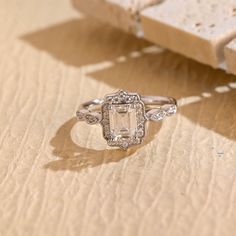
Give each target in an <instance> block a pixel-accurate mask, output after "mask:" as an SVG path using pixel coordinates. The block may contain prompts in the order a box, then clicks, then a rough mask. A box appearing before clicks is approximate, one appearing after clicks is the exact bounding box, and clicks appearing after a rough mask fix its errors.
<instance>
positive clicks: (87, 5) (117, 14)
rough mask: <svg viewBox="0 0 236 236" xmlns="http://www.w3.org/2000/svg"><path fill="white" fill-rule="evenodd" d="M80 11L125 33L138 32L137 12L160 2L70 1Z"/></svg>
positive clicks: (158, 0) (153, 0)
mask: <svg viewBox="0 0 236 236" xmlns="http://www.w3.org/2000/svg"><path fill="white" fill-rule="evenodd" d="M72 1H73V4H74V6H75V7H76V8H78V9H79V10H80V11H82V12H84V13H86V14H89V15H92V16H94V17H96V18H98V19H100V20H103V21H105V22H109V23H110V24H112V25H114V26H116V27H119V28H122V29H123V30H125V31H129V32H133V33H137V32H139V26H138V25H139V24H137V22H138V21H139V20H138V19H137V18H138V16H139V14H138V13H139V12H140V11H141V10H142V9H144V8H145V7H147V6H150V5H153V4H156V3H158V2H160V1H161V0H122V1H121V0H89V1H88V0H72Z"/></svg>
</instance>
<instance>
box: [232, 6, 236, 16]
mask: <svg viewBox="0 0 236 236" xmlns="http://www.w3.org/2000/svg"><path fill="white" fill-rule="evenodd" d="M232 12H233V16H236V7H234V8H233V9H232Z"/></svg>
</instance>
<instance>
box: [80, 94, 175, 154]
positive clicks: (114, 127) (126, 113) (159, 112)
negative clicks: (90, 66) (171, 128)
mask: <svg viewBox="0 0 236 236" xmlns="http://www.w3.org/2000/svg"><path fill="white" fill-rule="evenodd" d="M176 112H177V102H176V100H175V99H174V98H172V97H164V96H140V95H139V94H137V93H127V92H125V91H122V90H121V91H118V92H117V93H114V94H110V95H106V96H105V98H104V99H94V100H91V101H88V102H85V103H83V104H81V105H80V107H79V110H78V111H77V112H76V116H77V117H78V119H79V120H81V121H86V122H87V123H88V124H98V123H100V124H101V125H102V127H103V136H104V138H105V139H106V140H107V141H108V144H109V145H110V146H119V147H122V148H125V149H126V148H127V147H129V146H131V145H135V144H138V143H140V142H141V141H142V138H143V137H144V135H145V127H144V126H145V122H146V121H147V120H149V121H160V120H163V119H164V118H165V117H168V116H171V115H174V114H175V113H176ZM123 126H124V127H123ZM140 127H141V128H140ZM122 132H123V133H122ZM131 136H132V137H131Z"/></svg>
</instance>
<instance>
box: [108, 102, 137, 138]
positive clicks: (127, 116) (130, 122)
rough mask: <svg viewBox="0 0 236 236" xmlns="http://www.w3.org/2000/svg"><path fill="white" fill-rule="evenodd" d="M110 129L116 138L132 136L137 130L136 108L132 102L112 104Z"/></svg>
mask: <svg viewBox="0 0 236 236" xmlns="http://www.w3.org/2000/svg"><path fill="white" fill-rule="evenodd" d="M109 120H110V131H111V133H112V136H113V137H114V139H118V138H130V137H132V136H135V134H136V131H137V117H136V109H135V108H134V107H133V106H132V104H119V105H112V106H111V108H110V109H109Z"/></svg>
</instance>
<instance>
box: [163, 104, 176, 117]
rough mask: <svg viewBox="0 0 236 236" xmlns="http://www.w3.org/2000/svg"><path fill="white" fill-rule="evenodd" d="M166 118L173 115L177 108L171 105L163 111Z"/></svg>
mask: <svg viewBox="0 0 236 236" xmlns="http://www.w3.org/2000/svg"><path fill="white" fill-rule="evenodd" d="M165 111H166V113H167V115H168V116H170V115H174V114H175V113H176V112H177V106H175V105H171V106H169V107H167V108H166V109H165Z"/></svg>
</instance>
